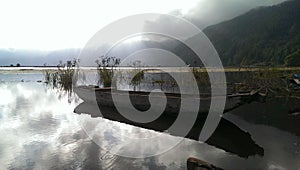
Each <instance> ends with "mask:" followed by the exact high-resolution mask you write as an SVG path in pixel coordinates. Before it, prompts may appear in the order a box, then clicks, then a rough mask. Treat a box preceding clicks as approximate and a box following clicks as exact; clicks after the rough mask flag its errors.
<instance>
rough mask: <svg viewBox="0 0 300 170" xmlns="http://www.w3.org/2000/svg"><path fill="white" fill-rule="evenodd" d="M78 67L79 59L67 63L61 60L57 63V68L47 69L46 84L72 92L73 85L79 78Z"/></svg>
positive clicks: (45, 72) (45, 74) (45, 73)
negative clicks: (77, 74)
mask: <svg viewBox="0 0 300 170" xmlns="http://www.w3.org/2000/svg"><path fill="white" fill-rule="evenodd" d="M77 67H78V61H77V60H76V59H74V60H72V61H67V62H66V63H62V62H60V63H59V64H58V65H57V70H45V71H44V77H45V82H46V84H48V85H51V86H53V87H58V88H60V89H61V90H64V91H70V92H71V91H72V88H73V85H75V84H76V82H77V80H78V78H77V76H76V75H75V74H76V68H77Z"/></svg>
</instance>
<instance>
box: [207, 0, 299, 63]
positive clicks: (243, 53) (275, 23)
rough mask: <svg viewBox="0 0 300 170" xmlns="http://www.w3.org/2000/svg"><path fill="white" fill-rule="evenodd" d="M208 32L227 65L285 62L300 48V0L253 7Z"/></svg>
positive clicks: (209, 29)
mask: <svg viewBox="0 0 300 170" xmlns="http://www.w3.org/2000/svg"><path fill="white" fill-rule="evenodd" d="M204 33H205V34H206V35H207V36H208V38H209V39H210V40H211V42H212V43H213V45H214V46H215V48H216V49H217V51H218V53H219V55H220V58H221V60H222V61H223V64H224V65H226V66H238V65H240V64H241V63H243V64H245V65H252V64H259V63H274V64H276V65H283V64H285V59H286V58H287V56H291V55H292V54H295V53H296V52H297V51H299V50H300V0H293V1H287V2H284V3H282V4H279V5H275V6H270V7H260V8H257V9H253V10H251V11H249V12H247V13H246V14H244V15H241V16H239V17H236V18H234V19H232V20H229V21H225V22H222V23H220V24H217V25H213V26H209V27H207V28H206V29H204ZM293 56H295V55H293ZM298 57H300V56H298ZM298 61H299V59H298ZM299 66H300V63H299Z"/></svg>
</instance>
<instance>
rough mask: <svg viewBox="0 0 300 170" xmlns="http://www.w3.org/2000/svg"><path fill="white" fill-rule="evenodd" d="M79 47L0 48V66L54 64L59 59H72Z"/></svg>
mask: <svg viewBox="0 0 300 170" xmlns="http://www.w3.org/2000/svg"><path fill="white" fill-rule="evenodd" d="M79 52H80V50H79V49H63V50H55V51H39V50H21V49H0V66H10V65H11V64H12V65H16V64H17V63H19V64H21V66H43V65H44V64H46V65H48V66H56V65H57V64H59V61H60V60H61V61H63V62H65V61H67V60H72V59H73V58H77V57H78V55H79Z"/></svg>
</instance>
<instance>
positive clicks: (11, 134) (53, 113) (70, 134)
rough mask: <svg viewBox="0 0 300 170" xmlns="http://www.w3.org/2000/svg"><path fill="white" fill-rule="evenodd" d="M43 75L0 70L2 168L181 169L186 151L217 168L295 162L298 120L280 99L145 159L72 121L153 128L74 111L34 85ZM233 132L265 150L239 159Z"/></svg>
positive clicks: (128, 129)
mask: <svg viewBox="0 0 300 170" xmlns="http://www.w3.org/2000/svg"><path fill="white" fill-rule="evenodd" d="M42 76H43V75H42V74H35V75H34V76H33V75H32V74H28V75H26V74H24V75H22V77H21V78H22V79H24V82H21V79H19V78H20V77H18V76H16V75H3V74H0V78H1V81H2V82H1V83H0V94H1V97H0V136H1V138H0V163H1V169H133V170H135V169H172V170H176V169H186V166H185V165H186V159H187V158H188V157H197V158H200V159H203V160H205V161H209V162H210V163H213V164H215V165H216V166H219V167H221V168H224V169H297V168H298V167H300V162H299V160H300V138H299V131H298V130H299V129H300V128H299V125H298V123H297V122H298V118H299V116H298V115H297V114H294V112H293V113H289V109H286V108H284V105H286V104H285V103H283V102H282V101H277V102H274V103H273V102H270V103H268V102H267V105H264V104H260V103H252V104H250V105H245V106H243V107H241V108H239V109H237V110H235V111H234V112H231V113H228V114H225V115H224V117H225V119H226V120H225V123H224V124H225V125H220V126H222V128H221V129H220V136H219V138H215V139H214V140H213V141H217V142H216V143H215V144H214V143H210V144H206V143H199V142H196V141H193V140H190V139H185V140H183V142H182V143H180V144H179V145H177V146H176V147H175V148H173V149H172V150H169V151H168V152H166V153H164V154H161V155H158V156H155V157H149V158H145V159H130V158H124V157H120V156H117V155H113V154H111V153H110V152H108V151H107V150H103V149H102V148H100V147H99V146H98V145H96V144H95V143H94V142H93V141H92V140H91V139H90V138H89V137H88V136H87V135H86V133H85V132H84V130H83V129H82V127H81V126H80V122H79V119H81V118H82V117H86V118H88V119H90V120H97V121H101V124H102V126H111V125H113V126H115V130H116V131H119V132H120V133H124V134H126V133H131V134H132V135H156V133H158V132H153V131H151V130H146V129H141V128H137V127H136V128H134V127H132V126H130V125H126V126H125V125H123V124H121V123H118V122H117V121H109V120H106V119H102V118H91V116H90V115H84V114H82V115H78V114H74V113H73V111H74V108H75V107H76V106H77V105H78V104H79V103H77V102H76V101H74V100H73V101H71V102H70V103H69V102H68V97H67V96H66V95H61V97H60V98H58V96H59V94H58V93H57V92H56V90H53V89H51V88H47V87H46V86H44V85H43V84H41V83H37V80H40V79H41V78H42ZM3 81H4V82H5V83H4V82H3ZM78 102H80V101H78ZM280 103H281V104H280ZM294 106H295V105H294ZM257 108H259V109H257ZM283 108H284V109H283ZM231 122H233V123H234V124H232V123H231ZM133 129H135V131H133ZM226 129H227V130H226ZM232 129H233V130H234V129H235V130H236V131H232ZM241 129H242V130H241ZM132 132H134V133H132ZM144 132H147V133H144ZM240 132H242V133H240ZM246 132H247V133H246ZM236 134H238V135H240V134H244V136H245V137H246V138H247V139H249V136H250V135H249V134H251V138H250V139H251V141H252V142H251V143H253V141H255V143H256V144H257V145H259V146H260V147H262V148H263V149H264V154H263V156H260V155H258V154H255V155H253V154H252V156H249V157H248V158H245V157H243V156H239V155H238V154H232V153H238V152H241V151H243V150H246V151H247V147H248V146H247V145H240V144H241V143H240V142H239V141H232V140H231V141H230V140H227V139H228V138H229V139H230V138H232V139H234V138H235V137H234V136H235V135H236ZM106 135H107V138H106V139H103V141H104V142H106V143H109V141H110V139H111V138H109V137H110V136H109V135H112V134H109V133H106ZM160 135H164V136H165V138H166V140H172V139H173V138H176V137H174V136H170V135H168V134H164V133H160ZM223 135H225V136H224V139H223ZM227 135H228V138H227ZM112 136H113V135H112ZM219 140H222V141H224V140H226V141H227V142H228V144H229V145H228V146H229V149H232V148H234V147H232V148H230V147H231V145H235V147H236V148H239V149H238V150H234V151H230V150H228V152H226V151H225V150H226V149H225V148H222V149H220V148H221V146H218V145H217V144H218V141H219ZM231 142H232V143H231ZM224 143H225V142H221V144H224ZM246 143H247V142H246ZM228 146H226V148H228ZM230 152H231V153H230Z"/></svg>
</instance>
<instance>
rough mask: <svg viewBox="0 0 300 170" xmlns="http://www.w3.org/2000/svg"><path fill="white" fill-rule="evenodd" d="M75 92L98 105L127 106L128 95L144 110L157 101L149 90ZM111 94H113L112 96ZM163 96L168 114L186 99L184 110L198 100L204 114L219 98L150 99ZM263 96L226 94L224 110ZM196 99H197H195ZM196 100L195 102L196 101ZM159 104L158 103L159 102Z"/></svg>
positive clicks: (80, 88)
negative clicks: (116, 104) (213, 101)
mask: <svg viewBox="0 0 300 170" xmlns="http://www.w3.org/2000/svg"><path fill="white" fill-rule="evenodd" d="M74 91H75V93H76V94H77V95H78V96H79V97H80V98H81V99H82V100H84V101H85V102H93V103H95V102H96V103H97V104H98V105H99V106H106V107H115V101H114V100H113V99H115V100H117V103H119V104H120V105H121V106H122V107H127V106H128V101H124V100H126V97H124V96H126V95H127V96H129V99H130V102H131V104H132V105H133V106H134V107H135V108H136V109H137V110H140V111H146V110H148V109H149V108H150V107H156V106H155V105H156V103H157V102H154V103H153V102H152V103H150V101H149V95H150V92H143V91H122V90H116V89H111V88H99V87H96V86H78V87H75V88H74ZM112 96H115V97H114V98H113V97H112ZM163 97H165V98H166V100H167V102H166V106H165V109H164V113H166V114H170V115H175V116H176V115H177V114H178V113H179V111H180V106H181V101H182V100H184V99H188V100H189V102H188V103H187V107H185V108H186V110H184V112H189V111H190V110H189V108H190V107H189V105H194V103H198V102H199V101H200V106H199V113H202V115H205V114H207V113H208V112H209V109H210V107H211V106H210V105H211V101H212V100H221V99H224V98H220V96H216V97H211V95H205V94H201V95H200V96H199V97H195V96H194V95H192V94H179V93H163V94H162V93H160V92H152V93H151V101H155V100H157V101H161V100H162V98H163ZM264 98H265V95H264V94H261V93H259V91H255V90H253V91H249V92H240V93H236V94H227V95H226V104H225V108H224V112H228V111H230V110H233V109H235V108H237V107H239V106H241V105H243V104H246V103H250V102H252V101H261V100H263V99H264ZM127 99H128V98H127ZM197 100H198V101H197ZM196 101H197V102H196ZM159 104H160V103H159Z"/></svg>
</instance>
